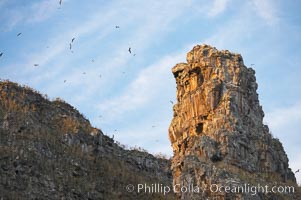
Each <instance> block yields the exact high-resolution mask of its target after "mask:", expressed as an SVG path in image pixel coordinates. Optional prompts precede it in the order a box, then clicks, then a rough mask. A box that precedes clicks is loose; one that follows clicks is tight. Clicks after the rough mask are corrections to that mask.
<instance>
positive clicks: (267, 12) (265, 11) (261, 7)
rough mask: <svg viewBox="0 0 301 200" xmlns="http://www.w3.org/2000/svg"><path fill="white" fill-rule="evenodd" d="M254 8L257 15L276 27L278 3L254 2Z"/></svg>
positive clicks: (255, 0)
mask: <svg viewBox="0 0 301 200" xmlns="http://www.w3.org/2000/svg"><path fill="white" fill-rule="evenodd" d="M252 5H253V8H254V9H255V11H256V13H257V14H258V15H259V16H260V17H261V18H262V19H264V20H265V21H266V23H267V24H269V25H274V24H276V23H277V22H278V20H279V16H278V14H277V11H278V10H277V7H276V1H273V0H252Z"/></svg>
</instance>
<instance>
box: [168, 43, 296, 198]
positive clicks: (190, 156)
mask: <svg viewBox="0 0 301 200" xmlns="http://www.w3.org/2000/svg"><path fill="white" fill-rule="evenodd" d="M172 73H173V74H174V77H175V79H176V84H177V103H176V104H175V105H174V107H173V109H174V117H173V119H172V122H171V125H170V127H169V138H170V141H171V144H172V148H173V151H174V157H173V162H172V171H173V177H174V185H175V184H181V185H184V186H192V185H193V186H194V187H195V186H198V187H199V188H202V190H204V191H199V192H179V193H178V196H179V197H181V198H182V199H207V198H208V199H266V198H272V199H273V198H276V199H286V198H287V199H294V198H295V199H296V198H297V197H294V196H293V195H289V194H285V195H283V194H273V195H271V194H270V195H266V194H263V193H260V194H256V195H251V194H250V193H226V192H212V191H210V185H211V184H219V185H220V186H225V185H229V184H230V185H231V184H232V185H233V184H237V185H242V184H245V183H247V184H250V185H252V184H253V185H258V183H260V184H262V185H265V184H268V185H275V184H276V185H279V184H285V185H289V184H291V185H294V184H295V182H296V180H295V176H294V174H293V173H292V171H291V169H290V168H289V166H288V158H287V155H286V153H285V151H284V149H283V147H282V144H281V143H280V142H279V140H278V139H275V138H273V137H272V135H271V134H270V132H269V128H268V126H266V125H264V124H263V117H264V113H263V111H262V107H261V106H260V104H259V101H258V94H257V92H256V89H257V83H256V78H255V71H254V70H253V69H252V68H248V67H246V66H245V65H244V62H243V59H242V57H241V55H239V54H234V53H230V52H229V51H227V50H225V51H224V50H223V51H219V50H217V49H216V48H213V47H211V46H208V45H198V46H195V47H194V48H193V49H192V50H191V51H190V52H189V53H188V54H187V63H179V64H177V65H176V66H175V67H173V68H172Z"/></svg>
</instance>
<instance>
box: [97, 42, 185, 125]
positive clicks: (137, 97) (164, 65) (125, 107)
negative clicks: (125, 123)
mask: <svg viewBox="0 0 301 200" xmlns="http://www.w3.org/2000/svg"><path fill="white" fill-rule="evenodd" d="M184 52H187V48H185V51H181V52H180V53H178V54H175V55H169V56H166V57H164V58H162V59H161V60H160V61H158V62H156V63H154V64H152V65H150V66H147V67H145V68H143V70H142V71H141V72H140V73H139V74H138V76H137V77H136V78H135V79H134V80H133V81H132V82H131V83H130V84H129V86H128V87H127V88H126V89H125V90H124V91H123V92H122V94H120V95H118V96H116V97H114V98H113V99H109V100H106V101H104V102H101V103H100V104H99V106H98V107H99V109H100V110H101V111H102V112H103V113H109V116H106V117H107V119H106V120H108V121H114V119H116V118H120V117H123V115H124V114H125V113H126V112H128V111H131V110H133V109H139V108H141V107H143V106H146V105H147V104H148V103H150V101H151V100H152V99H155V98H156V97H157V96H158V95H160V94H161V93H162V92H164V90H165V87H166V85H168V86H169V84H167V77H170V74H171V67H173V66H174V65H175V64H176V63H178V62H180V61H184V60H185V53H184ZM162 80H165V81H164V82H162Z"/></svg>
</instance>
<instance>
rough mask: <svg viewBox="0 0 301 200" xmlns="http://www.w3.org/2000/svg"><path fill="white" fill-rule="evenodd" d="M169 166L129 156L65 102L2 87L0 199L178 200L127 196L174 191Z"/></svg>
mask: <svg viewBox="0 0 301 200" xmlns="http://www.w3.org/2000/svg"><path fill="white" fill-rule="evenodd" d="M171 182H172V176H171V172H170V161H169V160H166V159H162V158H156V157H154V156H153V155H151V154H148V153H147V152H141V151H137V150H125V149H124V148H122V145H120V144H118V143H117V142H115V141H114V140H113V139H112V138H109V137H108V136H106V135H104V134H103V133H102V131H101V130H99V129H96V128H93V127H92V126H91V124H90V122H89V121H88V120H87V119H85V118H84V116H83V115H81V114H80V113H79V112H78V111H77V110H76V109H75V108H73V107H72V106H70V105H69V104H67V103H65V102H63V101H62V100H55V101H49V100H47V99H46V98H44V97H43V96H42V95H40V94H39V93H38V92H36V91H33V90H32V89H30V88H27V87H21V86H19V85H17V84H15V83H12V82H0V199H1V200H2V199H3V200H6V199H12V200H15V199H16V200H17V199H95V200H96V199H97V200H99V199H163V198H164V199H174V195H173V194H172V193H169V194H168V195H163V194H161V193H156V194H146V193H137V192H135V191H133V192H127V190H126V186H127V185H128V184H133V185H134V186H137V184H139V183H140V184H143V183H149V184H151V183H161V184H164V185H171Z"/></svg>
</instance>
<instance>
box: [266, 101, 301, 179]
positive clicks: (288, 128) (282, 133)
mask: <svg viewBox="0 0 301 200" xmlns="http://www.w3.org/2000/svg"><path fill="white" fill-rule="evenodd" d="M300 110H301V102H298V103H296V104H294V105H292V106H290V107H284V108H277V109H275V110H274V111H272V112H270V113H266V116H265V120H266V121H267V124H268V125H269V128H270V130H271V132H272V134H273V135H274V136H276V137H278V138H279V139H280V141H281V142H282V143H283V146H284V148H285V150H286V153H287V154H288V157H289V163H290V167H291V168H292V169H293V170H297V169H299V168H301V156H300V146H299V145H300V143H301V138H300V123H301V113H300ZM297 175H298V181H299V182H301V177H300V174H297Z"/></svg>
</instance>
